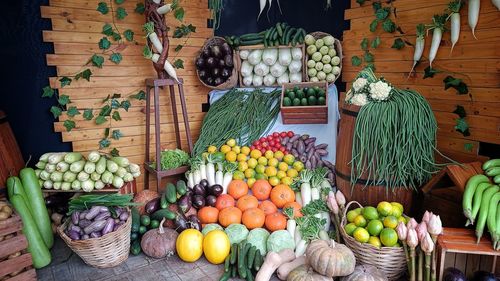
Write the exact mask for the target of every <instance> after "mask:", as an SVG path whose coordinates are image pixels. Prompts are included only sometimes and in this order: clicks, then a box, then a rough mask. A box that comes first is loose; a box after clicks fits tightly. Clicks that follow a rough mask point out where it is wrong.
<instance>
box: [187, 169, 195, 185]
mask: <svg viewBox="0 0 500 281" xmlns="http://www.w3.org/2000/svg"><path fill="white" fill-rule="evenodd" d="M185 176H186V178H187V186H188V187H191V188H193V186H194V177H193V173H191V172H186V174H185Z"/></svg>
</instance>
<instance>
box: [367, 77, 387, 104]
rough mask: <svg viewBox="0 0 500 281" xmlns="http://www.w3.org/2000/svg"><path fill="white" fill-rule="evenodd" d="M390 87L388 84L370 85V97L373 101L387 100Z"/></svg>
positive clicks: (377, 83)
mask: <svg viewBox="0 0 500 281" xmlns="http://www.w3.org/2000/svg"><path fill="white" fill-rule="evenodd" d="M391 90H392V87H391V86H389V84H387V83H385V82H383V81H378V82H376V83H371V84H370V97H371V98H372V99H374V100H378V101H382V100H386V99H388V98H389V94H390V93H391Z"/></svg>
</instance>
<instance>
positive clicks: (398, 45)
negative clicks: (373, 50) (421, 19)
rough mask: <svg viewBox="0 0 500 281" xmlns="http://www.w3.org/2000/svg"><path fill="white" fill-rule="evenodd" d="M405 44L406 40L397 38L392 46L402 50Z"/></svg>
mask: <svg viewBox="0 0 500 281" xmlns="http://www.w3.org/2000/svg"><path fill="white" fill-rule="evenodd" d="M404 46H405V42H404V41H403V39H401V38H396V39H395V40H394V43H392V46H391V48H393V49H397V50H401V49H403V47H404Z"/></svg>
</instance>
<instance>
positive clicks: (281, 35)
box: [276, 22, 283, 37]
mask: <svg viewBox="0 0 500 281" xmlns="http://www.w3.org/2000/svg"><path fill="white" fill-rule="evenodd" d="M276 30H277V31H278V36H279V37H283V29H281V24H280V23H279V22H278V23H276Z"/></svg>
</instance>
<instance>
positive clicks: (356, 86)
mask: <svg viewBox="0 0 500 281" xmlns="http://www.w3.org/2000/svg"><path fill="white" fill-rule="evenodd" d="M366 83H368V80H366V79H365V78H362V77H360V78H358V79H356V81H354V83H352V87H353V88H354V92H356V93H357V92H359V91H360V90H361V89H363V87H365V86H366Z"/></svg>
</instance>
